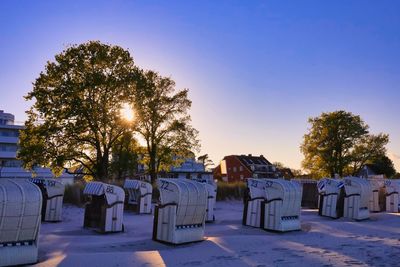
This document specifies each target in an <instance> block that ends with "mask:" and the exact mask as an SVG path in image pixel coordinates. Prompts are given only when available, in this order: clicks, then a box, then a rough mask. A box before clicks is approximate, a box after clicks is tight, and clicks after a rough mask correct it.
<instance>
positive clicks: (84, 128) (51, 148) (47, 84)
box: [19, 41, 139, 180]
mask: <svg viewBox="0 0 400 267" xmlns="http://www.w3.org/2000/svg"><path fill="white" fill-rule="evenodd" d="M138 74H139V72H138V71H137V68H136V67H135V65H134V62H133V59H132V58H131V56H130V54H129V52H128V51H126V50H124V49H122V48H121V47H118V46H110V45H106V44H102V43H100V42H93V41H92V42H88V43H84V44H81V45H74V46H71V47H69V48H68V49H66V50H65V51H63V52H62V53H61V54H58V55H56V56H55V61H54V62H48V63H47V65H46V67H45V70H44V71H43V72H41V73H40V75H39V78H37V79H36V81H35V82H34V84H33V90H32V91H31V92H29V93H28V95H27V96H26V99H27V100H35V103H34V105H33V106H32V107H31V109H30V110H29V111H27V114H28V120H27V121H26V123H25V130H23V131H22V133H21V137H20V147H21V149H20V151H19V158H20V159H21V160H22V161H23V165H24V167H26V168H28V169H32V168H33V167H34V166H35V165H39V166H46V167H50V168H51V169H52V170H53V171H54V172H56V173H58V174H60V172H61V171H62V169H63V168H80V169H81V170H82V173H83V174H85V175H89V176H93V177H94V178H95V179H100V180H104V179H106V178H107V177H108V175H109V169H110V166H109V165H110V164H109V161H110V155H111V149H112V147H113V146H114V145H115V143H116V142H117V141H118V140H119V138H120V137H121V136H123V135H124V133H126V132H127V131H129V127H128V125H127V124H126V123H124V122H123V120H122V118H121V115H120V109H121V106H122V104H123V103H125V102H127V101H128V97H129V96H130V95H131V92H132V90H134V87H135V80H137V75H138ZM82 167H83V168H82Z"/></svg>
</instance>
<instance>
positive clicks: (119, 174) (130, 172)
mask: <svg viewBox="0 0 400 267" xmlns="http://www.w3.org/2000/svg"><path fill="white" fill-rule="evenodd" d="M139 151H140V148H139V144H138V143H137V141H136V139H135V138H134V137H133V134H132V132H125V133H124V134H123V135H122V136H120V137H119V138H118V139H117V141H116V142H115V143H114V144H113V146H112V160H111V173H112V174H113V178H115V179H117V180H121V179H124V178H127V177H134V176H135V174H137V173H138V162H139V155H138V152H139Z"/></svg>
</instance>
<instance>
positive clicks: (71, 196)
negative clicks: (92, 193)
mask: <svg viewBox="0 0 400 267" xmlns="http://www.w3.org/2000/svg"><path fill="white" fill-rule="evenodd" d="M85 185H86V183H84V182H81V181H79V182H75V183H73V184H71V185H66V186H65V192H64V203H69V204H73V205H76V206H82V205H83V204H84V199H85V198H84V196H83V189H84V188H85Z"/></svg>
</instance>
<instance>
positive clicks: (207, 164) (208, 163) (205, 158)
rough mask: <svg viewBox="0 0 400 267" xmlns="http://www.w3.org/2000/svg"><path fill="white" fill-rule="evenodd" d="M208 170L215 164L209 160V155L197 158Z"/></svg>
mask: <svg viewBox="0 0 400 267" xmlns="http://www.w3.org/2000/svg"><path fill="white" fill-rule="evenodd" d="M197 160H198V161H200V162H201V163H202V164H203V165H204V167H205V168H206V169H210V167H212V166H214V165H215V164H214V162H213V161H212V160H211V159H210V158H209V156H208V154H204V155H201V156H199V157H198V158H197Z"/></svg>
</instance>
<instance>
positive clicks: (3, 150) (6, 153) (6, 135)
mask: <svg viewBox="0 0 400 267" xmlns="http://www.w3.org/2000/svg"><path fill="white" fill-rule="evenodd" d="M22 129H24V126H23V125H16V124H14V115H13V114H10V113H5V112H4V111H3V110H0V178H31V177H32V175H33V173H32V172H30V171H27V170H25V169H23V168H22V163H21V161H19V160H17V151H18V140H19V131H20V130H22ZM35 173H36V176H37V177H42V178H53V177H54V175H53V173H52V172H51V171H50V169H47V168H36V169H35ZM60 178H61V181H62V182H63V183H64V184H65V183H72V182H73V180H74V177H73V175H71V174H67V173H63V174H62V175H61V176H60Z"/></svg>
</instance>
